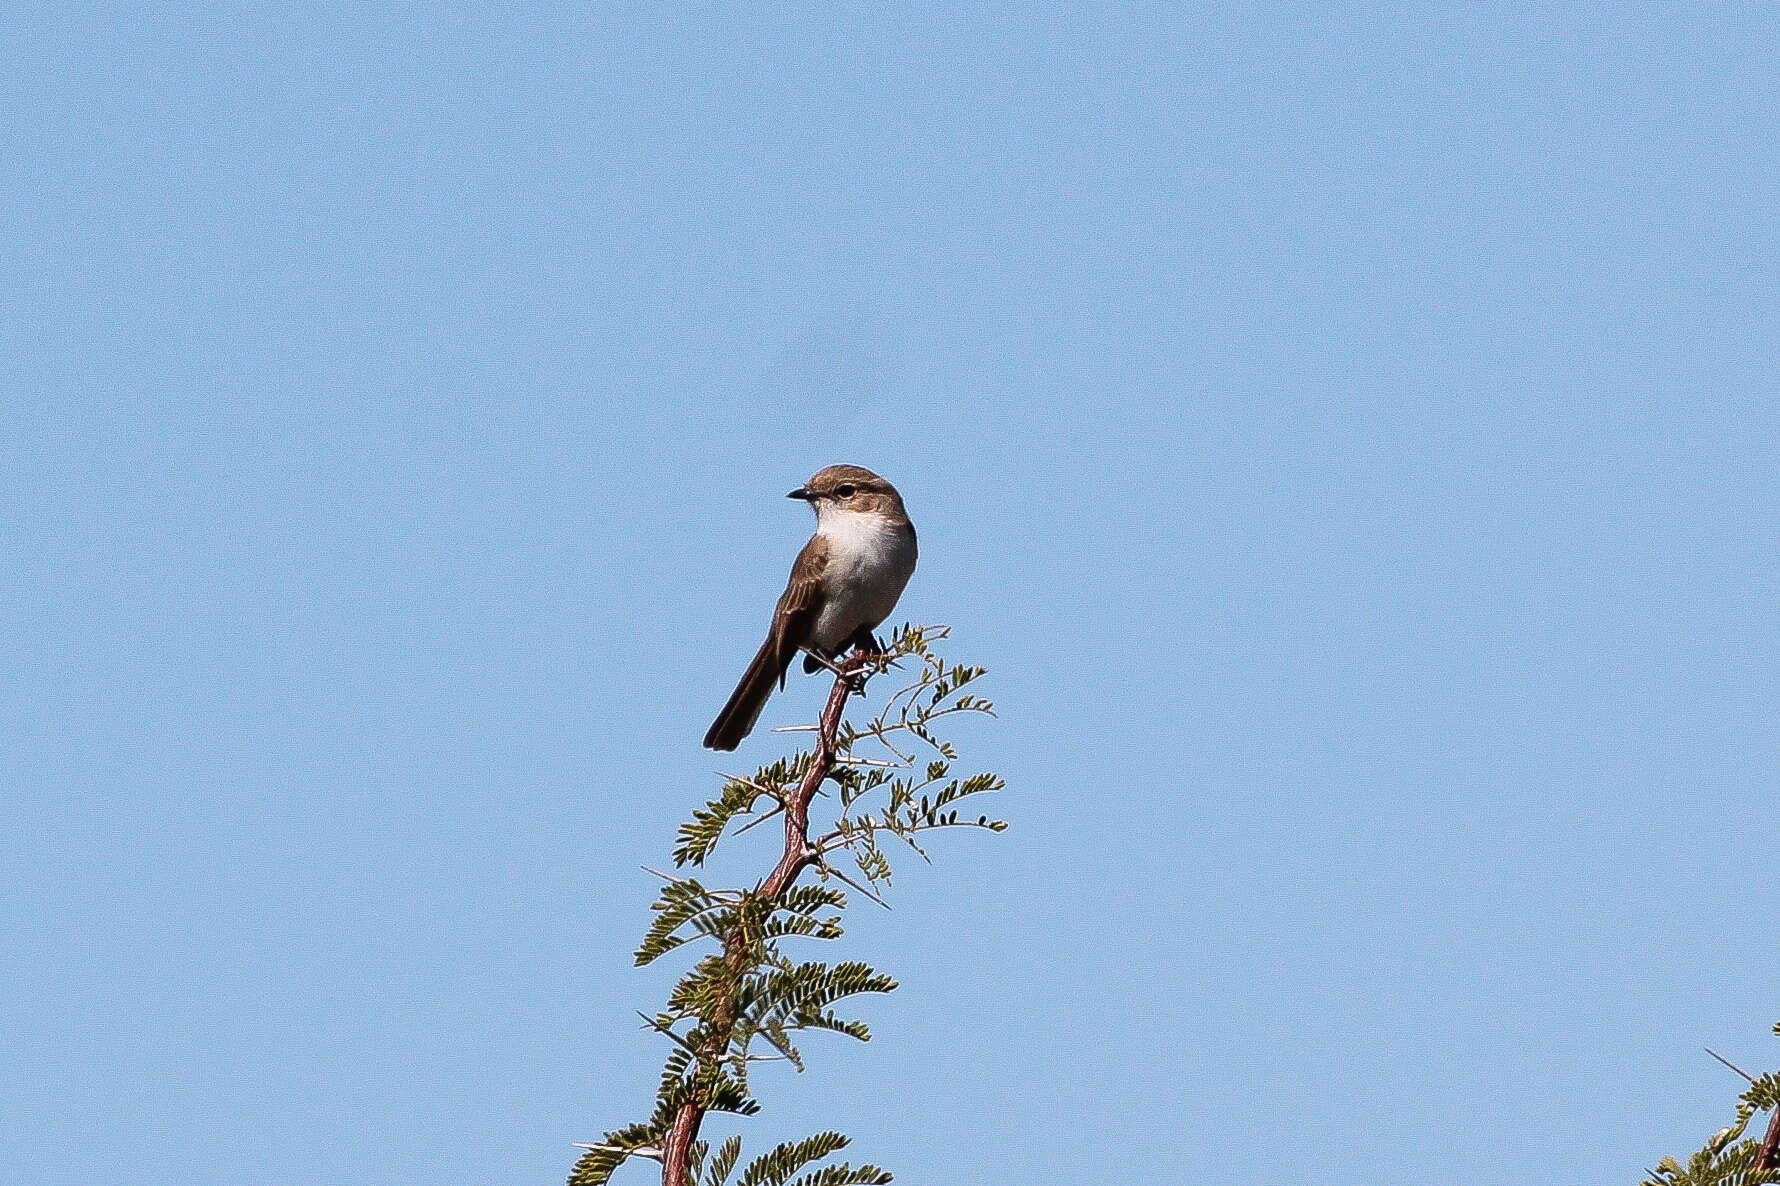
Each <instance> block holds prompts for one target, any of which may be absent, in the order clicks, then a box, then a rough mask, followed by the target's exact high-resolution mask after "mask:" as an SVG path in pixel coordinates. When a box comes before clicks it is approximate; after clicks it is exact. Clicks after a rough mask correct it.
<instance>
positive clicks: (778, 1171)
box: [569, 626, 1007, 1186]
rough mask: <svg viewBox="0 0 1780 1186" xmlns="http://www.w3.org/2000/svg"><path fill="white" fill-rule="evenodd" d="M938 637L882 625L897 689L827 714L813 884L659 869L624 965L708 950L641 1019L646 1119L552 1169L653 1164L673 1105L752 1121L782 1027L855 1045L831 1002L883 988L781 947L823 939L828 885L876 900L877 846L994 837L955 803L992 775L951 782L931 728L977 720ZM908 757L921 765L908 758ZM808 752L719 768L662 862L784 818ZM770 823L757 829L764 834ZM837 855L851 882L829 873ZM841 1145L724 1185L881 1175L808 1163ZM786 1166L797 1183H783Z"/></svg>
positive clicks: (839, 893)
mask: <svg viewBox="0 0 1780 1186" xmlns="http://www.w3.org/2000/svg"><path fill="white" fill-rule="evenodd" d="M947 633H948V630H947V628H946V627H943V626H942V627H927V628H924V627H915V626H907V627H904V628H903V629H901V630H899V631H897V632H896V634H895V635H894V636H893V637H892V639H891V641H890V645H889V646H888V647H887V648H885V650H884V653H883V654H882V656H880V657H879V660H878V670H879V671H886V670H902V671H904V672H906V673H907V676H908V682H907V683H906V684H905V686H903V687H902V688H900V689H899V690H898V691H897V692H896V693H895V694H894V695H892V696H891V697H890V698H889V700H888V701H886V702H885V703H884V705H883V706H882V707H881V708H880V709H879V710H878V711H877V713H876V714H875V715H874V716H873V717H872V718H871V720H870V721H869V722H867V723H865V724H864V725H859V726H855V725H852V724H849V723H847V722H845V721H842V722H841V724H840V726H839V728H838V730H837V732H836V737H835V750H834V752H835V755H836V756H835V758H834V761H833V765H832V766H831V767H830V768H829V769H828V770H827V772H826V775H825V776H824V777H823V783H824V784H825V785H826V784H832V785H833V791H834V793H833V795H832V796H831V797H830V798H829V799H827V800H820V801H821V802H827V803H829V804H831V805H832V807H833V811H832V818H831V819H830V820H829V821H828V823H827V825H826V827H824V828H818V827H817V826H815V823H814V821H813V820H812V822H811V826H810V828H809V829H808V831H807V832H806V834H805V836H804V837H803V847H802V849H801V852H802V860H803V862H804V864H803V866H800V870H799V871H801V870H802V868H805V867H807V868H808V869H809V870H812V871H813V872H814V873H815V875H816V877H817V879H818V880H817V881H816V882H814V883H811V884H807V885H800V884H796V883H795V880H793V883H792V884H790V885H788V886H782V888H781V892H779V893H778V894H777V895H776V896H771V895H770V891H768V889H767V882H765V881H763V882H761V883H758V884H756V885H755V886H753V887H752V888H744V889H712V888H710V887H708V886H706V885H704V884H702V883H700V882H699V881H697V880H695V879H693V878H689V877H679V876H669V875H666V874H661V875H659V876H662V877H663V879H664V881H665V882H666V884H665V885H664V886H663V888H662V890H661V894H660V897H659V898H658V899H657V900H656V902H655V903H654V906H653V907H652V909H653V912H654V918H653V919H652V920H651V923H650V926H649V928H648V930H647V931H646V932H645V933H644V936H643V939H642V942H641V943H640V944H639V945H638V947H637V951H636V962H637V964H638V965H639V966H642V965H645V964H650V963H653V962H655V961H656V960H659V959H661V958H662V957H663V956H665V955H668V954H669V953H671V952H675V951H678V950H680V949H682V948H688V947H691V946H693V945H696V944H699V943H701V942H703V941H707V940H708V941H709V943H710V945H711V946H710V947H709V948H707V949H706V950H705V952H704V954H702V955H701V956H700V957H699V958H698V959H697V960H696V961H695V962H694V963H693V965H692V967H691V968H690V969H689V970H688V971H687V972H686V973H685V974H684V975H683V976H682V977H681V978H680V980H679V982H678V983H677V984H676V985H675V986H674V988H673V990H672V991H671V992H670V993H669V995H668V1000H667V1005H666V1007H665V1008H664V1009H662V1010H661V1011H659V1012H657V1013H655V1014H653V1015H646V1016H644V1018H643V1022H644V1024H645V1025H646V1026H647V1027H648V1028H650V1029H652V1030H654V1031H655V1032H657V1033H659V1034H661V1035H662V1036H663V1037H664V1038H665V1039H666V1040H667V1041H668V1042H669V1044H670V1045H671V1047H672V1048H671V1049H670V1050H669V1052H668V1055H667V1060H666V1063H665V1064H664V1066H663V1068H662V1076H661V1083H660V1087H659V1089H658V1091H657V1093H656V1101H655V1109H654V1111H653V1112H652V1113H651V1115H650V1117H649V1119H648V1120H646V1121H643V1122H641V1123H638V1124H633V1125H630V1126H629V1127H626V1128H620V1129H615V1130H613V1131H611V1132H608V1133H606V1134H605V1136H604V1137H603V1138H602V1139H601V1141H600V1142H599V1143H597V1144H593V1145H588V1146H585V1148H586V1149H587V1152H586V1153H585V1154H584V1155H583V1156H582V1157H581V1159H580V1160H579V1161H578V1162H576V1164H575V1167H574V1169H573V1171H572V1172H571V1173H570V1175H569V1184H570V1186H604V1183H606V1182H607V1181H608V1180H609V1179H610V1178H611V1177H612V1175H613V1173H614V1172H615V1171H616V1170H617V1169H618V1168H619V1167H620V1166H621V1165H623V1164H624V1163H625V1162H626V1161H628V1160H630V1159H632V1158H634V1157H644V1158H653V1159H656V1160H660V1159H661V1158H662V1157H663V1150H664V1149H665V1148H666V1146H667V1145H668V1143H669V1140H670V1136H671V1134H672V1131H673V1128H674V1124H675V1121H676V1116H677V1115H679V1114H681V1112H682V1109H683V1108H686V1107H688V1106H690V1107H691V1108H692V1109H694V1110H696V1112H697V1113H698V1115H700V1116H701V1117H702V1116H703V1115H704V1114H707V1113H713V1112H728V1113H732V1114H736V1115H752V1114H753V1113H754V1112H756V1111H758V1110H759V1104H757V1103H756V1102H755V1101H754V1099H753V1098H752V1096H751V1094H750V1086H749V1077H750V1071H751V1069H752V1068H753V1067H754V1066H755V1065H756V1064H758V1063H761V1062H764V1061H783V1062H786V1063H789V1064H790V1065H791V1066H792V1067H793V1068H795V1069H796V1070H798V1071H802V1070H803V1069H804V1055H803V1051H802V1050H801V1049H800V1048H799V1047H798V1045H797V1035H800V1034H801V1033H802V1032H804V1031H810V1030H828V1031H832V1032H834V1033H838V1034H844V1035H847V1036H848V1037H852V1038H856V1039H858V1040H860V1041H866V1040H869V1038H870V1037H871V1031H870V1030H869V1029H867V1027H866V1025H865V1023H864V1022H862V1021H858V1020H855V1019H851V1018H846V1017H843V1016H841V1015H840V1014H839V1013H837V1012H836V1011H835V1007H836V1006H837V1005H839V1004H840V1003H841V1002H843V1001H845V1000H846V999H847V998H849V997H855V996H859V995H862V994H866V993H887V992H890V991H892V990H893V989H895V987H896V982H895V980H893V979H891V978H890V977H889V976H886V975H884V974H882V973H880V972H877V971H875V970H874V969H872V968H870V967H868V966H866V965H865V964H863V963H859V962H857V961H846V962H842V963H835V964H830V963H825V962H823V961H820V960H798V959H795V958H793V957H792V955H791V954H790V953H789V952H788V951H787V949H786V946H785V943H784V941H785V940H788V939H800V940H801V939H816V940H834V939H838V938H840V937H841V934H842V928H841V916H842V912H843V911H844V910H845V908H846V906H847V904H848V895H847V894H846V892H845V891H843V890H842V889H840V888H839V885H837V884H836V883H840V884H844V885H848V886H850V887H852V888H853V889H855V890H857V891H859V892H861V893H863V894H865V895H866V896H868V897H870V898H872V899H873V900H874V901H878V902H880V904H881V903H882V898H881V896H880V891H882V890H883V889H885V888H886V887H888V886H889V884H890V880H891V875H892V868H891V864H890V859H889V855H888V854H887V853H886V852H885V849H884V846H883V841H884V839H885V838H892V839H895V840H897V841H900V842H902V843H903V844H906V845H907V846H908V847H909V848H910V849H912V850H913V851H914V852H916V853H917V854H919V855H920V856H921V857H922V859H924V860H925V859H927V853H926V851H925V850H924V848H923V847H922V838H923V834H924V833H927V832H933V831H938V830H941V829H953V828H980V829H984V830H987V831H993V832H999V831H1001V830H1002V829H1003V828H1005V827H1006V826H1007V825H1006V824H1004V823H1003V822H1002V821H1000V820H998V819H991V818H990V817H989V816H987V815H985V814H981V813H977V814H974V815H973V814H972V813H971V811H969V810H966V809H965V808H964V807H963V806H961V805H962V804H963V803H964V801H965V800H967V799H971V798H972V797H973V796H979V795H984V794H988V793H990V792H993V791H997V790H1000V789H1001V787H1002V785H1003V784H1002V781H1001V779H1000V778H998V777H996V776H995V775H993V774H988V773H980V774H972V775H968V776H964V777H959V776H957V775H955V774H953V772H952V766H953V764H954V763H955V762H956V761H957V758H958V754H957V750H956V749H955V747H954V746H953V744H952V743H951V742H950V741H949V740H947V739H945V738H944V737H942V736H940V734H939V732H938V730H937V728H936V725H937V724H938V723H940V722H943V721H945V719H946V718H949V717H953V716H958V715H961V714H972V715H976V714H986V715H993V711H992V707H993V706H992V705H991V704H990V703H989V702H988V701H987V700H984V699H981V698H980V697H978V696H976V695H975V694H974V688H973V685H974V684H975V682H976V681H977V680H978V679H980V678H981V677H982V675H983V674H984V672H983V669H982V668H980V667H967V666H963V665H960V664H950V663H947V662H946V661H945V660H944V659H943V658H941V657H940V656H939V655H937V654H936V653H935V652H934V651H933V649H932V644H933V643H935V642H937V641H939V640H941V639H943V638H945V637H946V636H947ZM862 682H863V681H862ZM966 688H972V690H971V691H969V692H967V691H965V689H966ZM849 703H850V701H849ZM922 751H926V752H927V753H928V754H930V755H934V756H932V757H931V758H930V759H928V760H925V761H922V762H921V764H919V765H917V761H918V757H917V755H919V754H920V753H921V752H922ZM818 752H819V751H818V750H804V751H800V752H798V753H796V754H793V755H792V756H790V757H787V758H781V759H779V760H777V761H774V762H772V763H771V764H769V765H766V766H762V767H760V768H759V769H758V770H756V771H755V772H754V773H753V774H752V775H751V776H748V777H742V776H739V775H726V776H724V782H723V786H722V789H721V790H720V791H719V792H718V794H717V796H716V798H714V799H712V800H710V802H708V803H706V804H705V805H704V806H703V807H700V808H698V809H696V810H695V811H694V812H693V814H692V818H691V819H690V820H688V821H687V822H686V823H684V824H682V825H681V826H680V829H679V833H678V836H677V838H676V845H675V848H674V863H675V865H676V866H678V867H680V868H685V867H687V866H693V867H699V866H702V865H704V864H705V862H706V861H707V860H708V859H709V858H710V856H711V854H712V853H713V852H714V851H715V850H716V849H717V847H718V845H719V844H721V843H722V842H723V841H724V840H725V838H726V837H732V836H735V835H738V834H740V833H742V832H745V831H747V830H749V829H750V828H752V827H754V826H755V825H756V824H760V823H763V822H766V821H767V820H770V819H772V818H773V817H775V816H778V815H781V814H782V813H784V812H785V811H786V805H787V804H788V803H791V802H792V801H793V797H794V795H795V794H796V791H797V788H798V787H799V785H800V784H801V783H802V782H803V781H804V780H805V778H806V777H812V776H814V775H815V774H817V773H820V772H819V771H818V770H817V769H816V763H817V761H818ZM806 789H807V788H806ZM793 818H794V820H799V819H801V817H798V816H795V815H794V817H793ZM780 830H781V829H774V832H775V835H776V834H777V832H779V831H780ZM790 851H791V852H792V853H796V852H797V851H798V850H796V849H792V850H790ZM842 854H845V856H846V858H847V860H848V862H849V863H850V865H851V866H852V867H853V868H855V869H856V870H857V873H858V877H859V878H860V879H861V880H855V878H854V876H853V875H851V874H849V873H847V872H844V871H843V870H842V869H840V868H838V867H837V866H836V865H835V864H834V860H835V859H837V858H839V857H840V856H841V855H842ZM787 859H789V857H788V858H787ZM757 1043H758V1044H759V1046H758V1047H757V1045H756V1044H757ZM760 1051H767V1052H760ZM684 1135H685V1134H682V1139H684ZM847 1143H848V1139H847V1138H846V1137H845V1136H843V1135H841V1134H840V1133H833V1132H825V1133H818V1134H816V1135H815V1136H811V1137H807V1138H804V1139H803V1140H797V1141H788V1142H785V1143H783V1144H780V1145H778V1146H775V1147H774V1148H772V1149H770V1150H768V1151H767V1152H766V1153H763V1154H761V1155H759V1156H758V1157H755V1158H754V1159H753V1160H751V1161H749V1162H748V1164H747V1165H746V1167H745V1168H743V1169H742V1170H741V1173H740V1176H739V1177H736V1178H735V1179H734V1182H733V1186H880V1184H882V1183H887V1182H889V1181H890V1180H891V1179H890V1175H889V1174H888V1173H886V1172H885V1171H883V1170H881V1169H879V1168H878V1167H876V1166H872V1165H861V1166H857V1167H855V1166H852V1165H850V1164H847V1163H839V1164H827V1165H821V1166H817V1165H816V1163H818V1162H821V1161H823V1160H824V1159H825V1158H827V1157H829V1156H831V1155H832V1154H834V1153H836V1152H838V1151H839V1150H840V1149H842V1148H844V1147H845V1146H846V1145H847ZM681 1147H682V1148H685V1146H684V1145H683V1144H682V1146H681ZM741 1155H742V1139H741V1137H740V1136H737V1135H732V1136H730V1137H728V1138H727V1139H725V1140H724V1141H723V1143H722V1144H721V1145H720V1146H719V1147H718V1148H717V1151H716V1152H715V1153H714V1154H712V1153H711V1150H710V1147H709V1145H708V1143H707V1142H704V1141H696V1142H694V1143H693V1144H692V1145H691V1147H690V1157H689V1158H688V1161H687V1164H688V1168H689V1173H688V1176H687V1181H688V1182H690V1183H695V1184H697V1186H732V1183H731V1176H732V1175H733V1174H734V1173H735V1171H736V1167H737V1165H738V1164H739V1162H740V1160H741ZM798 1174H801V1175H802V1176H800V1177H797V1178H796V1179H795V1181H793V1175H798Z"/></svg>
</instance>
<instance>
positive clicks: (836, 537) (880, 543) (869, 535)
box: [812, 507, 915, 650]
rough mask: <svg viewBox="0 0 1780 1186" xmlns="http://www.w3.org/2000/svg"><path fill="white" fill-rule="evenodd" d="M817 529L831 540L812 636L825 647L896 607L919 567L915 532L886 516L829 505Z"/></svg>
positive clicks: (876, 620) (839, 640) (843, 639)
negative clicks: (916, 564) (818, 612)
mask: <svg viewBox="0 0 1780 1186" xmlns="http://www.w3.org/2000/svg"><path fill="white" fill-rule="evenodd" d="M816 532H817V534H818V535H821V536H822V537H823V538H824V539H826V540H827V542H828V565H827V568H826V569H825V570H824V572H823V585H824V586H825V590H824V592H825V594H826V596H825V597H824V598H823V606H822V610H821V612H820V614H819V615H818V616H817V618H816V623H815V629H814V631H812V633H813V634H814V635H815V639H814V641H815V642H816V644H817V645H818V646H821V647H823V648H825V649H830V650H832V649H834V648H836V647H839V646H840V645H841V644H842V643H844V642H846V640H847V638H848V637H849V636H850V635H852V633H853V632H854V631H856V630H858V629H859V628H860V627H861V626H876V625H877V624H878V623H879V622H882V621H883V620H884V619H885V618H887V617H889V616H890V611H891V610H893V609H895V608H896V599H897V598H899V597H901V596H902V590H903V588H904V586H906V585H907V584H908V583H909V577H910V576H911V575H913V573H914V571H915V535H914V532H913V531H911V530H910V529H909V528H908V527H907V526H904V525H899V524H895V523H892V522H891V521H890V520H888V519H886V518H884V516H882V515H872V514H863V513H861V512H858V511H845V510H842V509H840V508H839V507H825V508H823V513H822V515H821V518H820V521H819V522H818V524H817V528H816Z"/></svg>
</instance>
